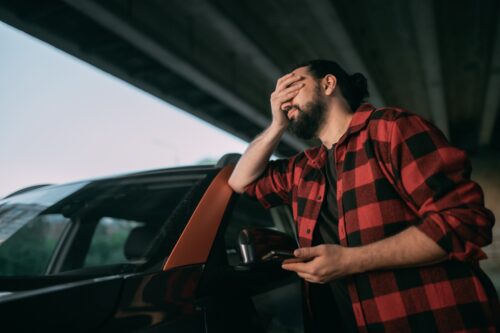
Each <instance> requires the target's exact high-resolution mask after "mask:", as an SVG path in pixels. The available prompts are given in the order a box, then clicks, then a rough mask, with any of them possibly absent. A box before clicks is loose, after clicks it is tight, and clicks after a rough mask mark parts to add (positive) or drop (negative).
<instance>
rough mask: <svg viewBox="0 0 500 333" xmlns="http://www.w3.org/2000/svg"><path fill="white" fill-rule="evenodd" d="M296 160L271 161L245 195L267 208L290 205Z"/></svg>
mask: <svg viewBox="0 0 500 333" xmlns="http://www.w3.org/2000/svg"><path fill="white" fill-rule="evenodd" d="M295 159H296V157H292V158H290V159H278V160H274V161H270V162H269V163H268V165H267V167H266V169H265V170H264V172H263V173H262V175H261V176H260V177H259V178H258V179H257V180H255V181H254V182H253V183H251V184H250V185H248V186H247V187H246V188H245V193H246V194H247V195H249V196H250V197H253V198H256V199H257V200H258V201H259V202H260V203H261V204H262V205H263V206H264V207H265V208H270V207H275V206H279V205H289V204H290V203H291V201H292V195H291V193H292V180H293V171H294V161H295Z"/></svg>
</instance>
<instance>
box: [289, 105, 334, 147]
mask: <svg viewBox="0 0 500 333" xmlns="http://www.w3.org/2000/svg"><path fill="white" fill-rule="evenodd" d="M292 108H293V109H297V111H298V113H297V117H296V118H295V119H291V120H290V125H289V128H290V131H291V132H292V133H293V134H295V135H296V136H297V137H299V138H301V139H304V140H310V139H312V138H315V137H317V136H318V132H319V130H320V128H321V126H322V125H323V124H324V121H325V115H326V103H325V101H324V100H322V99H321V97H320V96H316V98H315V99H314V100H313V101H312V102H309V103H307V104H306V106H305V107H304V108H303V109H302V108H300V107H299V106H298V105H294V106H293V107H292Z"/></svg>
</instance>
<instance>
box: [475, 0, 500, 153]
mask: <svg viewBox="0 0 500 333" xmlns="http://www.w3.org/2000/svg"><path fill="white" fill-rule="evenodd" d="M497 7H498V8H499V9H498V12H497V20H496V24H497V26H496V31H495V40H494V41H493V45H494V47H493V54H492V57H491V73H490V77H489V78H488V87H487V88H486V100H485V103H484V110H483V113H482V119H481V127H480V130H479V145H480V146H487V145H489V144H490V143H491V138H492V136H493V129H494V127H495V122H496V120H497V114H498V111H499V109H500V6H497Z"/></svg>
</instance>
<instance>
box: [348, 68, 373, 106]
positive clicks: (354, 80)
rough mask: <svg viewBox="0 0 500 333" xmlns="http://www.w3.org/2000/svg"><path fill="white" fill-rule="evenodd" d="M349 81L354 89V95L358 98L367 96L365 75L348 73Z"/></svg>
mask: <svg viewBox="0 0 500 333" xmlns="http://www.w3.org/2000/svg"><path fill="white" fill-rule="evenodd" d="M349 81H350V82H351V85H352V87H353V88H354V90H355V91H356V95H357V96H356V97H358V98H359V99H360V100H363V99H365V98H366V97H368V95H369V94H368V81H367V80H366V77H365V76H364V75H363V74H361V73H354V74H352V75H349Z"/></svg>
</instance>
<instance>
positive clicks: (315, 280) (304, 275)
mask: <svg viewBox="0 0 500 333" xmlns="http://www.w3.org/2000/svg"><path fill="white" fill-rule="evenodd" d="M297 275H298V276H300V277H301V278H303V279H304V280H306V281H307V282H311V283H321V284H323V283H325V281H323V280H321V279H320V278H319V277H318V276H315V275H311V274H308V273H297Z"/></svg>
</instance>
